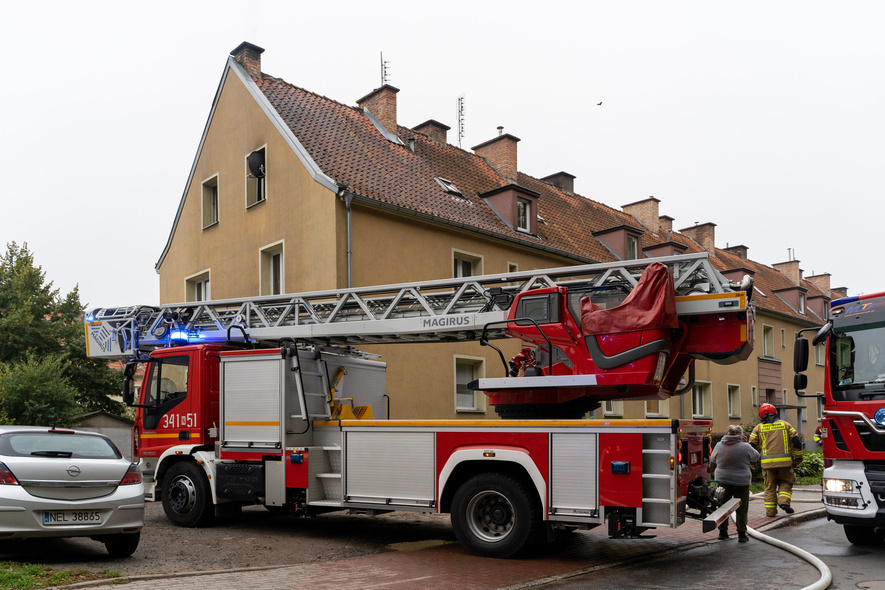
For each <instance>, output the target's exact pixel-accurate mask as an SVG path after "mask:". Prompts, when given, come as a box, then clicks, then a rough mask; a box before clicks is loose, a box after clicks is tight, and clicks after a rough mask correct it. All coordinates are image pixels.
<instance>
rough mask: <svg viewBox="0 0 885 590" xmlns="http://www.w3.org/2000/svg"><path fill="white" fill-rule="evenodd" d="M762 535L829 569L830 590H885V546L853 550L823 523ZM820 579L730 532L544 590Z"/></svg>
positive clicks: (779, 586) (733, 587)
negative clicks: (705, 542) (719, 538)
mask: <svg viewBox="0 0 885 590" xmlns="http://www.w3.org/2000/svg"><path fill="white" fill-rule="evenodd" d="M764 534H766V535H768V536H770V537H774V538H775V539H779V540H781V541H784V542H786V543H789V544H790V545H794V546H796V547H799V548H801V549H804V550H805V551H808V552H809V553H811V554H812V555H814V556H816V557H817V558H818V559H820V560H821V561H823V562H824V563H825V564H827V566H828V567H829V568H830V571H831V573H832V575H833V583H832V585H831V586H830V588H834V589H837V590H839V589H843V590H848V589H855V590H856V589H857V588H862V589H867V590H885V567H883V564H885V545H879V546H876V547H857V546H854V545H852V544H850V543H849V542H848V540H847V539H846V538H845V535H844V534H843V532H842V527H841V526H839V525H837V524H834V523H832V522H828V521H827V520H826V519H825V518H821V519H817V520H811V521H808V522H805V523H800V524H797V525H794V526H789V527H785V528H782V529H776V530H773V531H768V532H766V533H764ZM819 578H820V573H819V572H818V571H817V569H816V568H815V567H814V566H813V565H811V564H809V563H808V562H806V561H804V560H803V559H801V558H799V557H797V556H795V555H793V554H791V553H788V552H786V551H784V550H782V549H779V548H776V547H773V546H771V545H769V544H767V543H763V542H762V541H760V540H757V539H751V540H750V542H749V543H738V542H737V539H736V538H734V533H733V532H732V539H731V540H729V541H722V542H715V543H711V544H708V545H704V546H702V547H698V548H695V549H690V550H688V551H677V552H673V553H670V554H665V555H661V556H659V557H657V558H655V559H650V560H647V561H641V562H639V563H633V564H630V565H628V566H624V567H617V568H611V569H604V570H600V571H597V572H593V573H589V574H584V575H580V576H575V577H571V578H566V579H561V580H559V581H556V582H552V583H549V584H545V585H544V586H541V588H544V589H554V588H556V589H565V588H569V589H573V588H617V589H618V590H640V589H641V590H645V589H655V588H678V589H680V590H710V589H711V588H724V589H728V590H743V589H747V590H768V589H771V590H791V589H793V588H804V587H806V586H808V585H810V584H813V583H814V582H816V581H817V580H818V579H819Z"/></svg>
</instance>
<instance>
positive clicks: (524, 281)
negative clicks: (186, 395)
mask: <svg viewBox="0 0 885 590" xmlns="http://www.w3.org/2000/svg"><path fill="white" fill-rule="evenodd" d="M654 262H660V263H663V264H665V265H667V266H668V267H669V268H670V270H671V274H672V277H673V282H674V286H675V292H676V306H677V311H678V313H679V315H680V316H681V315H689V314H691V315H699V314H711V313H718V312H720V311H721V310H722V309H723V308H728V309H730V310H734V309H746V307H747V301H748V297H747V294H746V293H745V292H744V290H745V289H747V288H748V287H747V286H746V285H743V286H742V285H739V284H736V283H733V282H731V281H729V280H728V279H726V278H725V277H723V276H722V275H721V274H720V273H719V272H718V271H716V269H715V268H713V266H712V265H711V264H710V262H709V260H708V259H707V254H706V253H701V254H686V255H681V256H669V257H663V258H646V259H642V260H630V261H623V262H615V263H603V264H590V265H583V266H570V267H563V268H552V269H540V270H531V271H524V272H512V273H503V274H495V275H485V276H476V277H468V278H459V279H444V280H435V281H424V282H420V283H401V284H395V285H384V286H376V287H359V288H352V289H340V290H333V291H318V292H313V293H299V294H291V295H276V296H266V297H252V298H246V299H226V300H218V301H195V302H188V303H176V304H170V305H161V306H159V307H152V306H132V307H118V308H101V309H95V310H92V311H91V312H89V313H88V314H87V315H86V317H85V324H86V338H87V352H88V355H89V356H92V357H106V358H127V357H134V356H138V355H139V353H143V352H149V351H150V350H153V349H154V348H157V347H165V346H170V345H177V344H184V343H201V342H205V343H208V342H224V341H239V342H242V341H243V340H248V341H249V342H263V343H268V344H275V343H277V342H279V341H280V340H283V339H293V340H295V341H298V342H305V343H312V344H317V345H323V346H364V345H369V344H388V343H397V342H441V341H442V342H446V341H461V340H476V339H477V338H478V336H479V333H480V332H481V331H482V330H483V329H484V328H486V327H487V326H489V325H490V324H491V326H489V330H488V332H487V337H488V338H489V339H492V338H502V337H504V336H505V332H504V329H505V324H506V322H504V320H506V319H507V316H508V312H509V308H510V304H511V303H512V302H513V299H514V297H516V296H517V295H518V294H520V293H523V292H525V291H528V290H533V289H539V288H544V287H554V286H566V287H568V288H569V289H570V290H575V291H578V290H579V291H582V292H587V293H589V292H592V291H594V290H606V291H617V292H619V293H620V294H621V295H620V296H621V297H623V296H624V295H625V294H627V293H629V292H630V291H631V290H632V289H633V288H634V287H635V286H636V284H637V282H638V281H639V278H640V275H641V274H642V271H643V270H644V269H645V268H646V267H647V266H648V265H649V264H651V263H654Z"/></svg>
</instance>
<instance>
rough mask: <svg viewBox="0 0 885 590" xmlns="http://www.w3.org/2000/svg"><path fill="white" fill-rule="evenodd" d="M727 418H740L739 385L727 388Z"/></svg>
mask: <svg viewBox="0 0 885 590" xmlns="http://www.w3.org/2000/svg"><path fill="white" fill-rule="evenodd" d="M728 417H729V418H740V417H741V386H740V385H729V386H728Z"/></svg>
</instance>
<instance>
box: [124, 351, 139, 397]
mask: <svg viewBox="0 0 885 590" xmlns="http://www.w3.org/2000/svg"><path fill="white" fill-rule="evenodd" d="M137 368H138V363H135V362H132V363H126V367H125V368H124V369H123V403H124V404H126V405H127V406H131V405H132V402H133V397H134V396H133V392H132V376H133V375H135V370H136V369H137Z"/></svg>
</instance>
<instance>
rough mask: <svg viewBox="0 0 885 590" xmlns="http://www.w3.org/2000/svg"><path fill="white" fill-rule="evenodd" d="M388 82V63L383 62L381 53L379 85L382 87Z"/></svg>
mask: <svg viewBox="0 0 885 590" xmlns="http://www.w3.org/2000/svg"><path fill="white" fill-rule="evenodd" d="M389 81H390V62H389V61H384V52H383V51H382V52H381V85H382V86H384V85H385V84H387V83H388V82H389Z"/></svg>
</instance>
